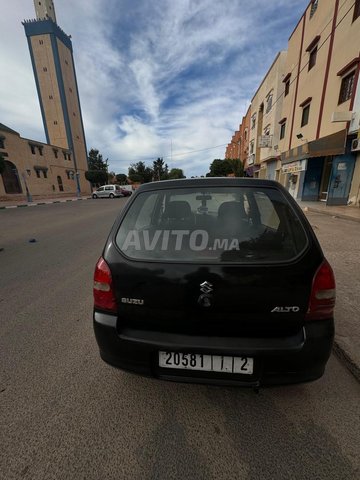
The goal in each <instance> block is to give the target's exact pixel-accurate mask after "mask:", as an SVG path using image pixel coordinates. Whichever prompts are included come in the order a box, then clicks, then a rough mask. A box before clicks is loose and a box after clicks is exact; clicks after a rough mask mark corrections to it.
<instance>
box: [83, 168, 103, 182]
mask: <svg viewBox="0 0 360 480" xmlns="http://www.w3.org/2000/svg"><path fill="white" fill-rule="evenodd" d="M85 178H86V180H87V181H88V182H90V183H91V184H92V185H101V184H103V185H104V184H105V183H106V182H107V173H106V172H102V171H101V170H88V171H87V172H85Z"/></svg>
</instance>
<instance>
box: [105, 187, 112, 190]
mask: <svg viewBox="0 0 360 480" xmlns="http://www.w3.org/2000/svg"><path fill="white" fill-rule="evenodd" d="M112 189H113V188H112V187H105V190H112Z"/></svg>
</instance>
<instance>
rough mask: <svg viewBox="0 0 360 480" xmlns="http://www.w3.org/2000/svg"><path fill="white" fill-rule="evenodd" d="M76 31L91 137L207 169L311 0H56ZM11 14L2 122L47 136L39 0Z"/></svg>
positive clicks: (16, 5) (1, 38) (4, 21)
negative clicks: (32, 35) (37, 68)
mask: <svg viewBox="0 0 360 480" xmlns="http://www.w3.org/2000/svg"><path fill="white" fill-rule="evenodd" d="M54 3H55V8H56V15H57V21H58V24H59V25H60V26H61V28H62V29H63V30H64V31H65V32H66V33H67V34H69V35H71V36H72V41H73V47H74V55H75V62H76V70H77V77H78V84H79V90H80V99H81V106H82V111H83V117H84V126H85V134H86V139H87V145H88V148H91V147H94V148H98V149H99V150H100V151H101V153H102V154H103V156H104V157H105V158H106V157H108V158H109V165H110V169H111V170H114V171H115V172H116V173H126V172H127V168H128V166H129V164H130V163H133V162H136V161H139V160H143V161H145V162H146V163H148V164H151V162H152V160H153V159H156V158H157V157H159V156H162V157H164V159H165V160H166V162H167V163H168V164H169V167H170V168H172V167H178V168H182V169H183V170H184V173H185V175H187V176H191V175H204V174H206V172H207V171H208V167H209V164H210V163H211V161H212V160H213V159H214V158H223V157H224V152H225V146H222V147H218V148H214V149H209V150H206V151H203V152H194V151H196V150H202V149H207V148H210V147H213V146H216V145H222V144H226V143H227V142H229V141H230V139H231V135H232V133H233V131H234V130H235V129H237V128H238V125H239V123H240V121H241V118H242V115H243V114H244V113H245V111H246V109H247V107H248V105H249V103H250V100H251V97H252V95H253V94H254V92H255V91H256V89H257V87H258V85H259V83H260V81H261V80H262V78H263V76H264V74H265V73H266V71H267V69H268V68H269V66H270V65H271V63H272V61H273V59H274V57H275V55H276V53H277V52H278V51H279V50H284V49H286V47H287V40H288V37H289V35H290V33H291V32H292V30H293V28H294V27H295V25H296V23H297V21H298V19H299V18H300V15H301V14H302V13H303V11H304V10H305V8H306V6H307V4H308V1H307V0H273V1H270V2H269V1H268V0H248V1H243V0H223V1H216V0H107V1H105V0H77V1H76V2H74V1H70V0H55V2H54ZM8 5H9V6H8V7H7V8H6V9H3V10H2V15H1V18H0V58H1V59H2V73H1V76H0V92H1V97H2V98H1V102H0V122H2V123H5V124H6V125H8V126H9V127H11V128H13V129H15V130H17V131H18V132H19V133H20V134H21V135H22V136H23V137H27V138H33V139H38V140H42V141H44V140H45V139H44V132H43V126H42V120H41V115H40V108H39V104H38V99H37V94H36V89H35V82H34V78H33V74H32V68H31V63H30V58H29V52H28V47H27V42H26V38H25V34H24V31H23V27H22V25H21V21H22V20H23V19H28V18H34V17H35V13H34V6H33V2H32V1H31V0H12V1H11V2H9V4H8Z"/></svg>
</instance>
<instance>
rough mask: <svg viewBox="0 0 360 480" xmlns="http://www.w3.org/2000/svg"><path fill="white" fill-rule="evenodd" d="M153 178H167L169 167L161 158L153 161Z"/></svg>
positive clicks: (157, 179)
mask: <svg viewBox="0 0 360 480" xmlns="http://www.w3.org/2000/svg"><path fill="white" fill-rule="evenodd" d="M153 172H154V180H156V181H159V180H167V179H168V178H169V167H168V166H167V164H166V163H164V160H163V159H162V158H158V159H157V160H154V162H153Z"/></svg>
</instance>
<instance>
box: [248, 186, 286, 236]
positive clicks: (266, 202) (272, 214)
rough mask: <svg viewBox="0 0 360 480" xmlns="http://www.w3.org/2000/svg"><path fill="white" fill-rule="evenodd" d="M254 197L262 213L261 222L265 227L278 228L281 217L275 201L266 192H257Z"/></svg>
mask: <svg viewBox="0 0 360 480" xmlns="http://www.w3.org/2000/svg"><path fill="white" fill-rule="evenodd" d="M254 199H255V201H256V205H257V208H258V210H259V213H260V222H261V224H262V225H264V226H265V227H269V228H273V229H274V230H277V229H278V228H279V224H280V219H279V217H278V214H277V213H276V210H275V208H274V205H273V203H272V202H271V200H270V198H269V197H268V196H267V195H266V194H265V193H264V192H255V193H254Z"/></svg>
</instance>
